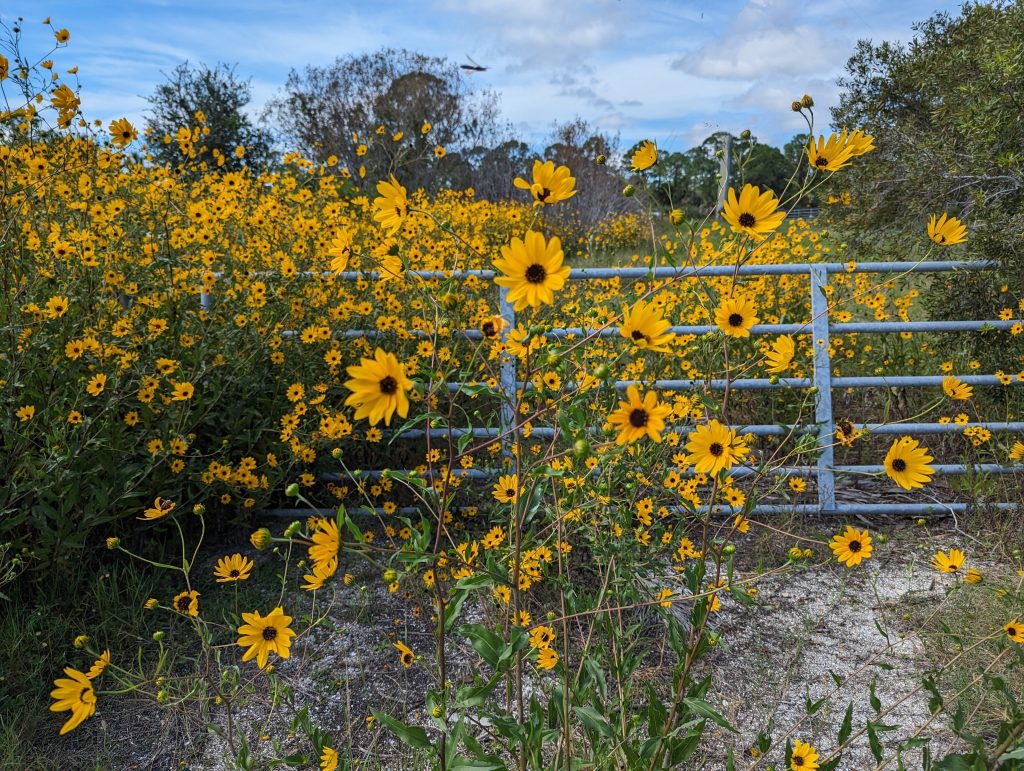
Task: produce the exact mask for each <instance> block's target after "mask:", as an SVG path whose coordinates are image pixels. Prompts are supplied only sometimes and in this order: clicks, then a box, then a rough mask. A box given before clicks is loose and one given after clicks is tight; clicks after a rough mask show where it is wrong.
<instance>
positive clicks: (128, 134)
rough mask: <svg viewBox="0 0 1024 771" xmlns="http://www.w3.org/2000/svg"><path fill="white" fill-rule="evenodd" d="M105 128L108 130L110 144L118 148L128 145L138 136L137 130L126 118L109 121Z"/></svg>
mask: <svg viewBox="0 0 1024 771" xmlns="http://www.w3.org/2000/svg"><path fill="white" fill-rule="evenodd" d="M107 130H108V131H109V132H110V144H112V145H113V146H114V147H118V148H120V147H126V146H128V145H129V144H131V143H132V142H134V141H135V140H136V139H138V137H139V132H138V131H136V130H135V127H134V126H133V125H132V124H131V123H129V122H128V119H127V118H118V119H117V120H115V121H111V123H110V127H109V128H108V129H107Z"/></svg>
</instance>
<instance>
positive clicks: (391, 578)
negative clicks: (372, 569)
mask: <svg viewBox="0 0 1024 771" xmlns="http://www.w3.org/2000/svg"><path fill="white" fill-rule="evenodd" d="M397 580H398V573H397V572H396V571H394V570H392V569H391V568H388V569H387V570H385V571H384V583H386V584H392V583H394V582H395V581H397Z"/></svg>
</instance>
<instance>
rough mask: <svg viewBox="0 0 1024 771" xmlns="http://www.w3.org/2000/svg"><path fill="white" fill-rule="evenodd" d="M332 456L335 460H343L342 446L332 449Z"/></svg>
mask: <svg viewBox="0 0 1024 771" xmlns="http://www.w3.org/2000/svg"><path fill="white" fill-rule="evenodd" d="M331 457H332V458H334V459H335V460H341V448H340V447H335V448H334V449H333V450H331Z"/></svg>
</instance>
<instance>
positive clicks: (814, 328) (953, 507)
mask: <svg viewBox="0 0 1024 771" xmlns="http://www.w3.org/2000/svg"><path fill="white" fill-rule="evenodd" d="M997 265H998V264H997V263H995V262H989V261H976V262H961V261H936V262H869V263H863V264H856V265H854V264H844V263H787V264H780V265H743V266H740V267H738V268H737V267H733V266H702V267H684V268H671V267H656V268H576V269H573V270H572V271H571V272H570V274H569V278H570V280H575V281H587V280H598V279H612V278H619V279H621V278H627V279H630V278H632V279H646V280H652V279H686V278H697V277H705V276H706V277H715V276H718V277H723V276H734V275H738V276H783V275H807V276H809V277H810V291H811V320H810V321H809V322H805V323H789V324H757V325H755V326H753V327H752V328H751V329H750V333H751V334H754V335H761V334H810V335H812V336H813V377H812V378H777V379H776V378H773V379H768V378H739V379H735V380H728V381H727V380H724V379H720V380H719V379H711V380H654V381H643V382H642V383H641V382H640V381H630V380H620V381H617V382H616V383H615V387H616V388H617V389H619V390H624V389H626V388H628V387H629V386H630V385H634V384H638V385H639V384H643V385H645V386H647V387H652V388H656V389H659V390H664V391H684V390H695V389H711V390H725V389H727V388H728V389H735V390H765V389H780V388H781V389H789V388H810V387H814V388H815V389H816V404H815V415H814V419H815V423H814V424H813V425H803V426H779V425H767V424H758V425H746V426H742V425H737V426H733V428H735V429H736V430H737V431H738V432H740V433H747V434H755V435H758V436H770V435H789V434H791V433H814V434H816V435H817V441H818V447H819V455H818V460H817V463H816V465H814V466H793V467H784V468H781V469H772V473H773V474H782V475H792V476H803V477H814V478H816V479H817V483H818V485H817V487H818V502H817V504H758V505H756V506H755V507H753V508H752V509H751V511H750V513H752V514H755V515H756V514H776V513H783V512H799V513H812V514H833V515H834V514H904V515H913V514H925V513H941V512H949V513H960V512H963V511H965V510H967V508H968V507H969V504H967V503H963V502H943V501H938V500H932V501H930V502H927V503H878V504H866V503H841V502H838V501H837V500H836V489H835V477H836V474H837V473H839V474H874V475H878V474H881V473H883V472H884V470H885V469H884V466H882V465H881V464H874V465H839V466H837V465H835V454H834V451H833V447H834V444H835V439H834V434H835V419H834V415H833V411H832V389H833V388H852V389H858V388H892V387H936V386H939V385H941V383H942V377H941V376H927V375H923V376H922V375H891V376H879V377H867V376H865V377H834V376H833V375H832V361H831V357H830V354H829V349H830V335H831V334H832V333H837V334H847V333H858V334H863V333H899V332H976V331H982V330H1008V329H1010V328H1011V327H1012V326H1013V325H1014V324H1015V323H1017V322H1014V321H1001V320H987V321H881V322H846V323H835V324H833V323H830V321H829V305H828V297H827V295H826V292H825V287H826V286H827V285H828V282H829V279H828V277H829V275H830V274H836V273H844V274H849V273H873V274H895V275H899V276H902V275H909V274H911V273H938V272H947V271H956V270H965V271H983V270H992V269H994V268H996V267H997ZM367 275H369V276H371V277H372V276H374V275H375V274H372V273H371V274H363V273H359V272H344V273H337V274H335V276H336V277H337V278H341V279H343V280H355V279H358V278H365V277H367ZM407 275H412V276H417V277H419V278H422V279H433V278H442V279H443V278H456V279H461V278H466V277H468V276H477V277H478V278H480V279H487V280H489V279H493V278H494V276H495V275H496V274H495V272H494V271H491V270H466V271H455V272H441V271H409V272H408V274H407ZM201 302H202V305H203V307H204V308H208V307H209V306H210V298H209V296H207V295H202V296H201ZM499 314H500V316H501V317H502V318H503V319H504V321H505V322H507V324H508V329H513V328H515V325H516V317H515V311H514V310H513V308H512V305H511V304H510V303H509V302H508V290H507V289H505V288H504V287H499ZM672 331H673V332H675V333H676V334H685V335H701V334H706V333H708V332H717V331H718V330H717V327H716V326H714V325H710V324H708V325H681V326H674V327H672ZM457 333H460V334H465V335H467V336H468V337H470V338H479V336H480V333H479V332H478V331H477V330H458V331H457ZM377 334H379V333H377V332H376V331H375V330H365V331H364V330H350V331H347V332H346V333H345V336H346V337H359V336H367V337H375V336H377ZM506 334H507V333H506ZM618 334H619V332H618V327H617V326H610V327H608V328H603V329H600V330H595V329H583V328H564V329H552V330H549V331H547V332H546V333H545V335H546V336H547V337H549V338H555V339H558V338H564V337H567V336H576V337H584V336H588V335H595V336H601V337H613V336H617V335H618ZM516 372H517V366H516V361H515V359H512V358H511V357H506V358H505V361H504V362H503V363H502V365H501V372H500V378H499V389H500V393H501V399H502V410H501V421H500V428H496V429H495V428H474V429H458V428H455V429H432V430H423V429H416V430H407V431H403V432H401V434H400V436H401V437H403V438H408V439H418V438H423V437H424V436H425V435H427V434H430V435H431V437H437V438H447V437H449V436H454V437H458V436H462V435H464V434H465V433H467V432H468V433H472V435H473V436H474V437H476V438H493V437H496V436H505V435H507V434H508V433H509V432H510V431H512V430H513V429H514V428H515V414H514V409H513V403H514V400H515V394H516V390H517V388H521V387H523V386H524V385H525V384H524V383H521V382H520V381H519V380H518V378H517V376H516ZM957 377H959V379H960V380H962V381H963V382H965V383H967V384H970V385H978V386H981V385H996V384H999V383H1000V381H999V379H998V378H996V377H995V376H994V375H958V376H957ZM1013 384H1014V385H1021V382H1020V381H1019V380H1016V379H1015V380H1014V382H1013ZM448 385H449V390H451V391H457V390H458V389H459V388H460V387H461V386H462V385H463V384H461V383H450V384H448ZM854 425H855V426H856V428H858V429H860V430H861V431H865V432H867V433H874V434H900V435H922V434H943V433H955V432H963V430H964V429H965V428H968V427H969V426H982V427H984V428H986V429H988V430H989V431H991V432H994V433H995V432H1015V431H1024V422H1003V423H1000V422H984V423H972V424H968V425H959V424H955V423H899V422H897V423H888V424H874V423H860V424H854ZM554 432H555V429H553V428H534V429H533V431H532V435H533V436H537V437H550V436H552V434H553V433H554ZM934 469H935V473H936V474H940V475H946V474H968V473H987V474H1003V473H1013V472H1016V471H1020V470H1021V467H1020V466H1010V465H1007V466H1004V465H999V464H961V463H955V464H937V465H934ZM381 473H382V472H381V471H371V470H366V471H360V472H359V474H360V475H363V476H367V477H378V476H379V475H380V474H381ZM455 473H457V474H462V475H464V476H466V477H468V478H488V477H492V476H494V475H497V474H499V473H501V472H500V471H499V470H498V469H472V470H468V471H457V472H455ZM731 473H732V474H733V476H735V477H737V478H739V477H744V476H749V475H754V474H759V473H761V472H760V470H759V469H757V468H753V467H738V468H734V469H733V470H732V472H731ZM322 478H323V479H325V480H338V479H340V478H341V477H340V476H339V475H336V474H335V475H324V476H323V477H322ZM918 494H920V495H925V496H928V495H929V492H928V491H927V488H926V489H925V490H924V491H918ZM985 505H986V506H989V507H995V508H1000V509H1008V510H1009V509H1015V508H1017V504H1015V503H1009V502H986V504H985ZM715 508H716V510H717V509H719V508H721V509H722V510H728V508H729V507H717V506H716V507H715Z"/></svg>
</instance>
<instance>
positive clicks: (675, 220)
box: [668, 209, 686, 225]
mask: <svg viewBox="0 0 1024 771" xmlns="http://www.w3.org/2000/svg"><path fill="white" fill-rule="evenodd" d="M685 218H686V217H685V215H684V214H683V212H682V210H680V209H673V210H672V211H670V212H669V213H668V221H669V222H671V223H672V224H673V225H682V224H683V220H684V219H685Z"/></svg>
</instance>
